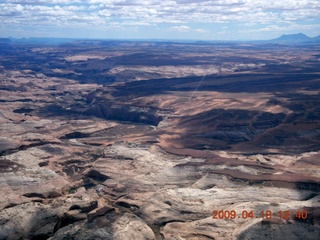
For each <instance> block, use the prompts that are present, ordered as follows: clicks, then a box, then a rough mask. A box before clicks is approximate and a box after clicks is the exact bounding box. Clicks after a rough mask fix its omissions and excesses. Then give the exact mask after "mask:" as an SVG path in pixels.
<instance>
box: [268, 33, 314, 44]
mask: <svg viewBox="0 0 320 240" xmlns="http://www.w3.org/2000/svg"><path fill="white" fill-rule="evenodd" d="M268 42H271V43H284V44H300V43H314V42H319V43H320V35H319V36H317V37H314V38H311V37H308V36H307V35H305V34H303V33H297V34H288V35H286V34H285V35H282V36H281V37H279V38H276V39H272V40H269V41H268Z"/></svg>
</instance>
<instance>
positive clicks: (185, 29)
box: [170, 26, 191, 32]
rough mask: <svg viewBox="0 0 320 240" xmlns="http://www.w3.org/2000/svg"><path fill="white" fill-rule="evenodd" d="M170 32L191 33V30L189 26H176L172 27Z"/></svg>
mask: <svg viewBox="0 0 320 240" xmlns="http://www.w3.org/2000/svg"><path fill="white" fill-rule="evenodd" d="M170 30H172V31H177V32H189V31H190V30H191V28H190V27H189V26H175V27H171V28H170Z"/></svg>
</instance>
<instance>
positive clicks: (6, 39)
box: [0, 38, 11, 43]
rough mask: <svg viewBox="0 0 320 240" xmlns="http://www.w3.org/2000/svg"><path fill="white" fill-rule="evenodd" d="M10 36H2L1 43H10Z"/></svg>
mask: <svg viewBox="0 0 320 240" xmlns="http://www.w3.org/2000/svg"><path fill="white" fill-rule="evenodd" d="M10 42H11V40H10V38H0V43H10Z"/></svg>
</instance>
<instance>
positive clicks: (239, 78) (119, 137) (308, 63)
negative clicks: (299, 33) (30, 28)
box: [0, 40, 320, 240]
mask: <svg viewBox="0 0 320 240" xmlns="http://www.w3.org/2000/svg"><path fill="white" fill-rule="evenodd" d="M0 44H1V45H0V106H1V107H0V186H1V190H2V197H1V198H0V239H7V240H16V239H31V240H42V239H50V240H66V239H119V240H120V239H130V240H131V239H157V240H158V239H159V240H160V239H172V240H174V239H176V240H178V239H234V240H241V239H283V238H287V239H305V240H307V239H310V240H312V239H320V162H319V158H320V94H319V93H320V74H319V67H320V51H319V45H318V44H311V43H310V44H305V45H298V46H296V45H285V44H270V43H267V44H264V43H263V44H256V43H255V44H254V43H201V42H200V43H199V42H195V43H184V42H183V43H179V42H147V41H146V42H139V41H138V42H135V41H100V40H86V41H84V40H83V41H74V42H72V43H63V44H60V45H59V44H58V45H41V44H39V43H35V44H32V43H25V44H22V43H10V42H3V43H0ZM214 211H217V212H220V213H226V212H227V211H228V212H229V213H230V212H236V213H237V215H236V217H235V218H231V217H230V216H229V217H228V216H227V215H223V214H222V215H217V216H216V217H214V215H215V214H214ZM267 211H268V215H267ZM285 211H287V212H286V213H287V214H286V217H284V215H283V214H282V213H283V212H285ZM246 213H248V214H246ZM251 213H252V214H251ZM263 214H266V215H263ZM270 214H271V215H270Z"/></svg>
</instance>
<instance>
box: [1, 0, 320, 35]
mask: <svg viewBox="0 0 320 240" xmlns="http://www.w3.org/2000/svg"><path fill="white" fill-rule="evenodd" d="M299 32H303V33H305V34H307V35H309V36H310V37H314V36H317V35H320V0H213V1H205V0H150V1H148V0H140V1H139V0H51V1H47V0H0V37H19V38H20V37H67V38H68V37H70V38H119V39H146V38H147V39H203V40H252V39H255V40H259V39H271V38H276V37H279V36H280V35H282V34H291V33H299Z"/></svg>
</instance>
